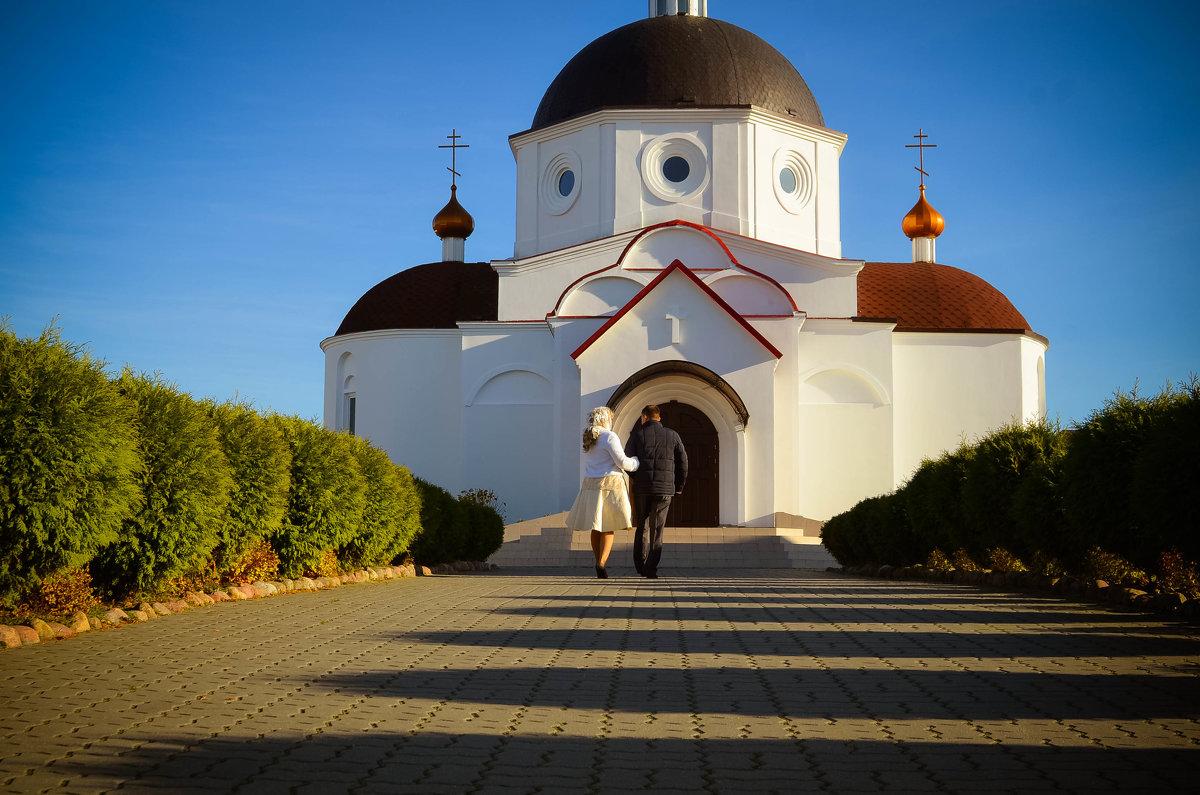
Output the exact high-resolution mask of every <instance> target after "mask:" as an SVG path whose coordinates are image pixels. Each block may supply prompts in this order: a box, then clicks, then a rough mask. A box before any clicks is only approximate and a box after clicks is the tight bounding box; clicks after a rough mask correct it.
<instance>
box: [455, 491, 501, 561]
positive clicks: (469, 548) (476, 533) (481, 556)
mask: <svg viewBox="0 0 1200 795" xmlns="http://www.w3.org/2000/svg"><path fill="white" fill-rule="evenodd" d="M459 503H460V504H461V505H462V509H463V514H464V519H465V520H466V526H467V537H466V539H465V543H464V545H463V549H462V555H461V556H460V558H461V559H462V560H487V559H488V558H489V557H491V555H492V553H493V552H495V551H496V550H498V549H499V548H500V546H501V545H502V544H503V543H504V520H503V519H502V518H501V517H500V514H499V513H497V512H496V509H495V508H493V507H492V506H490V505H486V504H484V503H480V502H473V501H471V500H468V499H464V498H463V497H459Z"/></svg>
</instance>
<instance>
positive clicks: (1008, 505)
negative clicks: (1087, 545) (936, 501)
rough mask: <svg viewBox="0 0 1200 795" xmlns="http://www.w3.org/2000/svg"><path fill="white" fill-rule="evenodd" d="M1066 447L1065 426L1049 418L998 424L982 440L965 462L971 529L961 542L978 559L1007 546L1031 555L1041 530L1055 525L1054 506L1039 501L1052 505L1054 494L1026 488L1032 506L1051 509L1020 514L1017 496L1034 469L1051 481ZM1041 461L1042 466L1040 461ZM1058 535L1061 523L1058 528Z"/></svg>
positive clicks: (964, 497) (964, 502)
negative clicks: (1033, 513)
mask: <svg viewBox="0 0 1200 795" xmlns="http://www.w3.org/2000/svg"><path fill="white" fill-rule="evenodd" d="M1064 450H1065V442H1064V437H1063V435H1062V433H1061V432H1060V430H1059V429H1058V428H1057V427H1056V426H1055V425H1053V424H1051V423H1047V422H1044V421H1042V422H1030V423H1014V424H1011V425H1007V426H1005V427H1003V428H999V429H997V430H995V431H993V432H992V433H990V434H988V435H987V436H985V437H984V438H983V439H981V440H980V441H979V442H978V443H977V444H976V445H975V447H974V455H972V456H971V458H970V461H969V462H968V463H967V465H966V469H965V475H966V478H965V480H964V481H963V485H962V513H963V518H964V519H965V520H966V525H965V528H966V531H967V532H966V533H965V536H964V538H963V543H962V546H963V547H964V548H965V549H966V550H967V551H968V552H970V553H971V556H972V557H973V558H975V559H976V560H983V559H986V557H987V555H988V551H989V550H990V549H993V548H995V547H1004V548H1007V549H1011V551H1012V552H1013V553H1014V554H1015V555H1016V556H1017V557H1018V558H1030V557H1032V555H1033V553H1034V552H1035V551H1037V550H1038V549H1039V548H1040V547H1041V546H1042V544H1043V543H1044V541H1045V539H1044V538H1043V537H1042V536H1041V533H1042V532H1044V531H1045V529H1046V527H1047V525H1052V524H1053V520H1054V518H1055V514H1054V512H1053V510H1052V507H1047V506H1040V505H1037V499H1036V498H1041V499H1043V500H1046V501H1047V502H1048V503H1050V505H1051V506H1052V505H1053V503H1054V499H1053V496H1052V495H1046V494H1045V493H1044V491H1039V490H1038V489H1036V488H1034V487H1027V488H1026V490H1025V498H1026V501H1027V502H1028V503H1029V505H1030V508H1034V507H1037V508H1039V509H1040V510H1044V511H1046V513H1042V514H1038V515H1033V516H1024V517H1022V516H1020V515H1019V514H1018V512H1017V511H1016V510H1015V506H1016V498H1017V494H1018V492H1019V491H1020V490H1021V486H1022V482H1023V480H1024V479H1025V478H1026V477H1027V476H1028V475H1029V473H1030V470H1033V471H1034V472H1036V473H1037V475H1038V476H1039V477H1040V478H1042V479H1043V481H1044V482H1046V483H1048V482H1050V481H1051V480H1052V478H1051V472H1052V468H1051V466H1052V465H1046V464H1045V463H1044V462H1047V461H1053V462H1054V465H1057V462H1058V461H1059V460H1061V459H1062V457H1063V452H1064ZM1039 462H1042V463H1043V465H1042V466H1041V467H1038V466H1036V465H1037V464H1039ZM1053 531H1054V532H1055V533H1056V534H1058V531H1059V528H1053Z"/></svg>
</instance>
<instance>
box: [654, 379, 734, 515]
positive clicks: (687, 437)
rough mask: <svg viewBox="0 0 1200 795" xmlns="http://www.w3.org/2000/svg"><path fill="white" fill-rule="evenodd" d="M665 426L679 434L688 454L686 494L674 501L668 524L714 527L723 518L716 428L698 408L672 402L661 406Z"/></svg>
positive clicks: (719, 452)
mask: <svg viewBox="0 0 1200 795" xmlns="http://www.w3.org/2000/svg"><path fill="white" fill-rule="evenodd" d="M659 409H660V410H661V411H662V424H663V425H664V426H666V427H667V428H670V429H671V430H673V431H675V432H676V433H678V434H679V438H680V439H682V440H683V449H684V450H686V451H687V457H688V477H687V483H686V484H685V485H684V487H683V494H681V495H679V496H677V497H675V499H673V500H671V512H670V514H668V516H667V525H668V526H671V527H715V526H716V525H717V524H718V517H719V516H720V507H721V506H720V500H719V495H720V489H719V488H718V486H719V485H720V483H719V482H718V474H717V473H718V471H719V464H720V461H721V449H720V443H719V442H718V440H717V429H716V428H715V427H713V424H712V422H711V421H710V420H709V419H708V417H707V416H705V414H704V412H702V411H700V410H699V409H698V408H696V407H695V406H691V405H688V404H687V403H680V402H679V401H677V400H672V401H669V402H667V403H660V404H659Z"/></svg>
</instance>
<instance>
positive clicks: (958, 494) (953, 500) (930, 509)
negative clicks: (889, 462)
mask: <svg viewBox="0 0 1200 795" xmlns="http://www.w3.org/2000/svg"><path fill="white" fill-rule="evenodd" d="M974 454H975V451H974V449H973V448H971V447H969V446H968V445H965V444H964V445H961V446H960V447H959V448H958V449H957V450H955V451H954V452H952V453H947V454H946V455H944V456H942V457H941V458H938V459H936V460H930V459H926V460H925V461H922V462H921V466H920V467H919V468H918V469H917V471H916V472H914V473H913V475H912V477H911V478H909V480H908V482H907V483H906V484H904V486H903V488H901V489H900V490H899V491H898V492H897V494H898V495H899V496H900V498H901V499H903V500H904V512H905V516H907V518H908V525H909V527H910V528H911V529H912V532H913V533H914V534H915V535H916V536H917V537H918V538H920V539H922V541H923V542H924V543H925V544H928V545H929V546H930V547H937V548H940V549H956V548H958V547H960V546H962V544H963V526H964V524H965V520H964V519H963V515H962V489H963V482H964V481H965V480H966V477H967V475H966V472H967V466H968V465H969V464H970V462H971V458H972V457H973V456H974Z"/></svg>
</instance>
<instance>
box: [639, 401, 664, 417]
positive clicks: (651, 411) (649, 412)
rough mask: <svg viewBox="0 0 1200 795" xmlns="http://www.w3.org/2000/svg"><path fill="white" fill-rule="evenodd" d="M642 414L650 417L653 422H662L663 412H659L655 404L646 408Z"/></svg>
mask: <svg viewBox="0 0 1200 795" xmlns="http://www.w3.org/2000/svg"><path fill="white" fill-rule="evenodd" d="M642 414H644V415H646V416H647V417H649V418H650V419H652V420H661V419H662V412H661V411H659V409H658V406H656V405H654V404H653V403H650V404H649V405H647V406H646V407H645V408H643V409H642Z"/></svg>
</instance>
